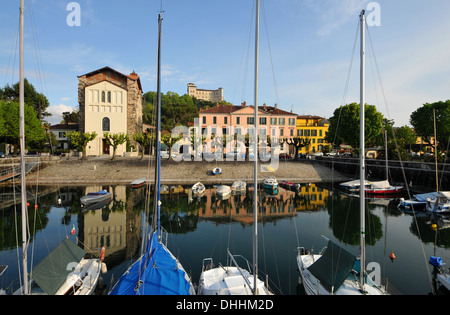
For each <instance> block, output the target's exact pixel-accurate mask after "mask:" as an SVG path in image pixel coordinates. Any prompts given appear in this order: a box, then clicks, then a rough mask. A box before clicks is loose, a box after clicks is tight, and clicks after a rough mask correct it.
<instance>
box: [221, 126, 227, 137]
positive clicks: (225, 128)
mask: <svg viewBox="0 0 450 315" xmlns="http://www.w3.org/2000/svg"><path fill="white" fill-rule="evenodd" d="M222 135H224V136H225V135H228V128H227V127H223V128H222Z"/></svg>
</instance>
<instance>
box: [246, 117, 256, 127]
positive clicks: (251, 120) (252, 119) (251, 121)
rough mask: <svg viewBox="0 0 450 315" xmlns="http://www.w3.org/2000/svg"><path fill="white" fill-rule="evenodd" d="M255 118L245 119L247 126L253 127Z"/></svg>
mask: <svg viewBox="0 0 450 315" xmlns="http://www.w3.org/2000/svg"><path fill="white" fill-rule="evenodd" d="M254 124H255V117H247V125H254Z"/></svg>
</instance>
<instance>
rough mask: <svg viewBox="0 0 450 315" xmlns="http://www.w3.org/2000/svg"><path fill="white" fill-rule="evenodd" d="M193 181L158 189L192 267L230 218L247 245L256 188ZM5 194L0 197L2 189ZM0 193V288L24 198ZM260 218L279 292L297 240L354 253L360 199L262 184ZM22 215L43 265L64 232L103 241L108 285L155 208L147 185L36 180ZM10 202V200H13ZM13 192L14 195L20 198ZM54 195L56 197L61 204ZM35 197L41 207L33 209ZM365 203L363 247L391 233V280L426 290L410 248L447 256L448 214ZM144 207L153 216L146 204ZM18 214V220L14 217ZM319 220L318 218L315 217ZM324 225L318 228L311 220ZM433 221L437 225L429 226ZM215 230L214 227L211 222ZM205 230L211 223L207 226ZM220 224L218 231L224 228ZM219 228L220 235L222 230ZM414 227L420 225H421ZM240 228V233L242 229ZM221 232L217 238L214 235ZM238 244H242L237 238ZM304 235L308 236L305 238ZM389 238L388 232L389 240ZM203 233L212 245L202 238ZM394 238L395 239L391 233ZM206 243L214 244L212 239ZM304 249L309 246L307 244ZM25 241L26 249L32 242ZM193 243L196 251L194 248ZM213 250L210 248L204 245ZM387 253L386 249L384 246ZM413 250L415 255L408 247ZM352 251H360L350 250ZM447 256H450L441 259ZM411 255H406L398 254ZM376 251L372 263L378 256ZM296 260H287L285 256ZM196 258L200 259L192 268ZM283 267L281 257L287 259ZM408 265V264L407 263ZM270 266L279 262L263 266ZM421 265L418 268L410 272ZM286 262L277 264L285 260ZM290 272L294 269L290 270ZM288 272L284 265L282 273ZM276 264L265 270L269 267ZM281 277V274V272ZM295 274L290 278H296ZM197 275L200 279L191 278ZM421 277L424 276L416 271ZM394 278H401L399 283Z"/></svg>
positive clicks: (89, 244)
mask: <svg viewBox="0 0 450 315" xmlns="http://www.w3.org/2000/svg"><path fill="white" fill-rule="evenodd" d="M190 188H191V187H188V186H180V185H172V186H168V187H166V189H165V190H164V192H163V193H162V195H161V201H162V205H161V225H162V226H163V227H164V228H165V229H166V230H168V232H169V233H170V234H171V235H173V237H175V238H177V239H178V242H179V244H180V245H181V249H179V250H178V251H177V252H178V253H180V255H181V256H189V257H188V259H187V260H188V262H189V263H190V264H188V265H190V267H191V268H192V270H193V274H194V277H193V278H194V279H196V277H195V273H196V272H198V270H196V269H198V268H200V267H201V266H200V264H201V261H202V259H203V258H205V257H206V256H209V253H210V251H211V248H213V240H215V239H218V238H219V237H220V236H219V234H220V233H222V231H223V232H224V233H227V231H228V230H227V229H228V228H227V224H230V222H231V223H233V224H237V225H238V226H241V227H242V231H244V230H245V233H244V234H245V238H247V235H248V239H249V240H248V243H251V237H250V233H251V228H249V227H251V226H252V225H253V198H254V197H253V196H254V194H253V192H254V191H253V187H251V186H250V187H247V191H246V193H245V194H232V195H231V196H230V197H229V198H227V199H225V200H223V199H222V198H218V196H217V195H216V193H215V192H216V186H209V187H207V189H206V191H205V194H204V195H203V196H202V197H201V198H199V199H198V198H194V197H193V196H192V192H191V189H190ZM99 190H107V191H109V192H111V193H112V200H111V202H110V203H107V204H99V205H95V206H92V208H91V209H90V208H89V207H86V208H84V209H82V207H81V204H80V198H81V197H82V196H84V195H85V194H87V193H89V192H94V191H99ZM2 193H3V194H2ZM2 193H0V209H1V210H0V211H1V214H2V215H1V216H0V254H1V257H0V258H1V259H2V263H1V264H7V265H9V268H8V269H7V271H6V272H5V274H4V275H3V276H2V277H0V281H1V282H0V288H5V287H9V286H11V287H12V285H11V283H16V282H17V278H18V270H17V255H16V251H15V250H14V249H15V248H16V247H17V242H16V233H17V235H21V231H20V229H21V225H20V224H18V230H17V231H16V227H15V225H16V223H15V222H16V220H17V222H20V221H21V217H20V212H21V211H20V205H19V204H17V205H16V206H14V196H15V195H14V191H12V189H9V188H3V190H2ZM257 195H258V204H259V207H258V216H259V219H258V220H259V222H260V224H261V225H262V226H265V227H266V230H268V231H269V232H268V233H270V239H271V241H272V242H274V245H271V246H270V247H273V248H276V249H277V251H279V254H277V255H278V256H279V258H278V259H281V258H283V257H287V258H286V259H283V261H287V260H289V264H288V265H287V266H285V268H284V269H285V272H286V275H285V276H283V275H281V276H280V279H282V282H285V283H286V284H285V286H286V287H287V289H286V290H283V292H285V293H291V292H295V290H291V289H290V288H291V286H292V283H296V279H295V277H296V270H295V258H294V257H293V256H292V255H293V254H292V253H293V252H294V251H295V248H296V246H297V241H298V239H300V240H301V242H308V240H309V239H311V240H313V239H314V240H316V239H320V235H321V234H325V235H327V237H333V238H335V239H336V240H337V241H339V242H341V243H343V244H344V245H347V248H348V249H350V250H353V251H357V250H358V245H359V233H360V230H359V220H360V218H359V200H358V199H357V198H353V197H351V196H346V195H343V194H340V193H338V192H337V191H334V190H333V189H331V188H330V187H328V186H326V185H324V184H308V185H301V187H300V188H299V189H298V190H294V191H292V190H287V189H284V188H281V187H280V188H279V189H278V193H277V194H276V195H270V194H267V193H265V192H264V190H260V191H258V194H257ZM147 197H148V200H146V199H147ZM28 198H29V203H30V204H29V206H28V211H29V213H28V216H29V220H30V226H31V227H33V228H32V232H31V241H30V242H31V246H34V247H35V248H36V253H35V255H34V258H35V261H34V265H36V264H37V263H39V261H40V260H42V259H43V258H44V257H45V256H46V255H47V254H48V252H49V251H51V250H52V249H53V248H54V247H55V246H56V245H57V244H59V242H60V241H61V240H62V239H64V238H65V237H66V236H69V237H71V238H73V240H75V238H78V240H79V242H80V244H81V246H82V247H83V248H84V250H86V251H87V252H88V253H93V254H96V253H98V252H99V250H100V248H101V247H102V246H105V247H106V256H105V263H106V264H107V266H108V273H107V275H106V276H104V279H105V284H108V285H109V284H110V283H111V282H113V281H114V280H117V277H118V276H120V275H121V274H122V273H123V272H124V270H125V269H126V268H127V267H128V265H129V264H130V263H131V262H132V261H133V260H134V259H136V258H137V257H138V254H139V251H140V244H141V237H142V236H141V233H142V228H143V226H144V225H146V224H150V223H151V217H152V216H151V212H152V211H151V208H152V206H151V205H152V204H153V193H152V189H151V188H150V190H148V189H147V188H146V187H142V188H138V189H131V188H130V187H128V186H123V185H112V186H98V185H97V186H86V187H39V189H37V188H36V189H33V188H30V191H29V192H28ZM11 200H12V201H11ZM17 200H18V197H16V201H17ZM58 200H60V203H59V202H58ZM35 204H37V205H38V206H37V207H35ZM367 204H368V206H367V208H366V211H367V212H366V224H367V225H366V232H367V234H366V244H367V246H369V247H373V248H374V251H378V252H380V255H381V256H383V251H384V250H385V248H383V247H384V246H385V243H386V241H385V238H386V236H388V239H389V237H391V241H390V244H392V245H391V246H392V247H393V248H395V249H397V250H398V249H399V248H401V249H402V250H405V251H406V250H407V251H408V254H405V253H402V252H401V251H400V250H398V251H399V253H398V255H397V256H398V258H397V261H396V262H395V263H393V264H391V266H390V267H393V269H394V270H395V272H393V273H392V274H390V275H389V277H390V279H391V280H392V279H395V278H396V277H397V278H398V277H400V278H401V277H403V276H401V274H402V273H405V272H408V273H417V274H421V275H424V276H423V279H422V280H420V281H422V282H421V283H420V284H418V285H417V286H416V287H414V285H407V287H406V290H411V288H413V289H412V290H411V292H412V294H417V292H420V293H422V291H421V287H425V286H426V283H425V284H424V282H426V281H427V280H428V277H427V275H426V268H425V267H423V265H420V266H419V267H418V266H417V265H418V264H417V263H416V264H411V261H416V260H423V258H422V257H419V258H417V257H416V258H414V257H415V256H414V255H418V253H421V250H420V249H419V248H417V247H414V246H416V243H417V242H414V240H420V242H422V244H424V245H428V246H427V249H426V250H427V255H428V254H431V255H432V254H435V253H437V254H438V255H440V256H443V254H444V257H446V258H447V257H448V259H449V260H448V261H450V251H449V248H450V229H449V227H450V219H449V218H448V217H445V216H436V215H434V216H431V215H426V214H425V213H417V215H416V216H415V217H413V216H410V215H408V214H405V213H403V212H400V211H399V210H398V209H397V204H398V201H397V200H395V199H393V200H369V199H368V200H367ZM146 205H150V213H146V212H145V211H144V210H145V208H146ZM15 214H17V219H16V218H15ZM319 220H323V222H319V223H318V221H319ZM293 224H294V225H297V227H298V230H299V233H300V235H295V233H296V232H297V231H295V232H294V227H293ZM322 224H323V226H324V227H323V228H319V227H318V226H317V225H319V226H321V225H322ZM432 224H436V225H437V226H438V229H437V231H435V230H433V229H432V228H431V226H432ZM73 225H74V226H75V227H76V233H75V235H71V233H70V232H71V228H72V226H73ZM211 225H212V226H213V227H215V229H216V230H214V229H211V228H210V226H211ZM206 227H207V228H208V229H206ZM221 227H223V229H221ZM219 231H220V232H219ZM419 231H420V232H419ZM238 233H242V232H241V231H238ZM216 234H217V235H216ZM244 234H239V235H240V237H241V238H240V242H241V243H243V242H244V240H243V238H242V237H243V235H244ZM305 234H307V235H305ZM393 236H394V237H393ZM205 238H209V239H210V240H209V243H205ZM392 238H394V240H392ZM209 244H212V245H211V246H209ZM303 245H305V246H306V247H307V246H309V244H303V243H302V246H303ZM31 246H30V247H31ZM193 247H195V248H193ZM210 247H211V248H210ZM389 252H390V251H389ZM410 252H411V253H412V254H411V253H410ZM355 254H357V252H356V253H355ZM445 255H447V256H445ZM404 256H408V257H409V260H408V262H407V264H406V262H403V264H402V258H403V257H404ZM385 258H386V257H384V258H383V257H382V258H380V259H379V260H377V261H380V262H381V261H382V260H384V259H385ZM291 260H292V261H291ZM197 264H198V266H197ZM286 264H287V262H286ZM404 264H406V265H404ZM268 265H269V266H270V265H275V266H274V268H275V269H280V267H281V266H276V263H275V262H272V263H270V262H269V263H268ZM411 268H419V269H411ZM281 269H283V267H281ZM289 270H290V271H289ZM288 271H289V272H288ZM274 272H275V271H273V272H271V271H269V270H267V271H266V273H267V274H274ZM283 277H284V278H283ZM292 277H294V279H292ZM197 278H198V277H197ZM419 278H420V277H419ZM397 282H399V280H398V281H397Z"/></svg>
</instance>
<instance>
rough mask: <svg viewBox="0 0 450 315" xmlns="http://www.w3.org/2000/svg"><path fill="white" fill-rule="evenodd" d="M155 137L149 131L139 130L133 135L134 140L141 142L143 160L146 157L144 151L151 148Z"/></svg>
mask: <svg viewBox="0 0 450 315" xmlns="http://www.w3.org/2000/svg"><path fill="white" fill-rule="evenodd" d="M154 139H155V137H154V136H153V135H151V134H150V133H147V132H139V133H135V134H134V135H133V140H134V141H136V142H137V143H139V145H140V146H141V148H142V153H141V160H142V159H144V153H145V149H146V148H150V146H151V144H152V142H153V140H154Z"/></svg>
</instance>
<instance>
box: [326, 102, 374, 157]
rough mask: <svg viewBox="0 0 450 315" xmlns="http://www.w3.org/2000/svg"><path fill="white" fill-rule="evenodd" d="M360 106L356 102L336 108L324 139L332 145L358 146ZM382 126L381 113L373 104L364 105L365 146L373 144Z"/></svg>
mask: <svg viewBox="0 0 450 315" xmlns="http://www.w3.org/2000/svg"><path fill="white" fill-rule="evenodd" d="M359 117H360V106H359V104H357V103H352V104H348V105H344V106H341V107H339V108H337V109H336V110H335V111H334V113H333V117H331V118H330V126H329V128H328V132H327V133H326V135H325V141H326V142H328V143H331V144H334V145H340V144H343V143H345V144H348V145H351V146H352V147H353V148H359V136H360V132H359V126H360V124H359ZM382 127H383V115H382V114H381V113H379V112H378V111H377V108H376V107H375V106H374V105H368V104H366V105H365V134H366V135H365V139H366V143H365V145H366V146H374V145H376V144H377V142H378V141H377V140H378V139H380V134H381V128H382Z"/></svg>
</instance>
